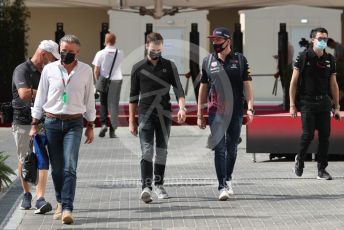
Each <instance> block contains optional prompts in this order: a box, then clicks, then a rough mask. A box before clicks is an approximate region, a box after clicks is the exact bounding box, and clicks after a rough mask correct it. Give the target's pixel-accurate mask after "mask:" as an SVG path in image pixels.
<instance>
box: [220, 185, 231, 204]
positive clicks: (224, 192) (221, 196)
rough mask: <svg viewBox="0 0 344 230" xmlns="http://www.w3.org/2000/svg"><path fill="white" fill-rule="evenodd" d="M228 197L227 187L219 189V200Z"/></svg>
mask: <svg viewBox="0 0 344 230" xmlns="http://www.w3.org/2000/svg"><path fill="white" fill-rule="evenodd" d="M228 199H229V193H228V191H227V188H223V189H221V190H220V196H219V200H221V201H225V200H228Z"/></svg>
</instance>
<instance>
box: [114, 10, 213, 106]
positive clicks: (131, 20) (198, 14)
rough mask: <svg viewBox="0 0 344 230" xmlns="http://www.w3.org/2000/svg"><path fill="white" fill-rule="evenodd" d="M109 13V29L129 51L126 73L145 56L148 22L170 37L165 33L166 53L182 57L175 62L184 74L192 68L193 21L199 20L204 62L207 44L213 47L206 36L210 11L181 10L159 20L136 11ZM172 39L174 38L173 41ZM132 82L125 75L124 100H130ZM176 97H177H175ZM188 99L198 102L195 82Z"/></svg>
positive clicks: (126, 53)
mask: <svg viewBox="0 0 344 230" xmlns="http://www.w3.org/2000/svg"><path fill="white" fill-rule="evenodd" d="M108 14H109V22H110V23H109V30H110V31H111V32H113V33H115V34H116V37H117V42H116V46H117V47H118V48H119V49H122V50H123V51H124V54H125V60H124V62H123V65H122V71H123V74H125V75H128V74H130V72H131V69H132V66H133V64H135V63H136V62H138V61H139V60H141V59H142V58H143V57H144V56H143V55H144V40H145V39H144V33H145V31H146V24H147V23H152V24H153V31H154V32H160V31H161V32H162V33H166V36H164V34H163V36H164V40H165V41H164V46H165V47H164V50H163V56H165V57H167V58H169V55H173V56H174V58H173V57H172V59H178V60H174V61H175V62H176V65H177V67H178V71H179V73H180V74H185V73H186V72H188V71H189V37H190V35H189V34H190V31H191V24H192V23H198V31H199V33H200V47H201V52H200V63H201V61H202V59H203V57H204V56H206V53H207V47H208V46H209V43H208V42H209V41H208V39H207V38H206V36H207V35H208V33H209V22H208V20H207V14H208V11H195V12H188V13H178V14H176V15H175V16H165V17H163V18H161V19H160V20H155V19H153V18H152V17H151V16H140V15H138V14H136V13H127V12H119V11H112V10H110V11H109V12H108ZM173 31H176V32H173ZM177 34H178V35H177ZM169 36H172V37H169ZM170 38H172V39H173V40H170ZM164 51H165V52H164ZM180 79H181V82H182V84H183V86H184V88H185V85H186V79H185V77H184V76H181V77H180ZM129 85H130V83H129V76H124V82H123V85H122V92H121V101H127V98H128V97H129V88H130V86H129ZM172 99H174V97H173V96H172ZM186 99H187V100H188V101H189V102H190V101H195V97H194V93H193V89H192V83H191V82H190V84H189V90H188V95H187V97H186Z"/></svg>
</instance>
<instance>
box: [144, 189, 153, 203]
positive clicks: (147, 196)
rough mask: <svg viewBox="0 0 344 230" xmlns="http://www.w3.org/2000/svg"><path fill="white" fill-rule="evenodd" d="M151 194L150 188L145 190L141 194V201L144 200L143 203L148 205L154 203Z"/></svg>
mask: <svg viewBox="0 0 344 230" xmlns="http://www.w3.org/2000/svg"><path fill="white" fill-rule="evenodd" d="M151 193H152V192H151V190H150V188H148V187H146V188H144V189H143V190H142V192H141V200H143V202H145V203H146V204H148V203H150V202H152V201H153V199H152V195H151Z"/></svg>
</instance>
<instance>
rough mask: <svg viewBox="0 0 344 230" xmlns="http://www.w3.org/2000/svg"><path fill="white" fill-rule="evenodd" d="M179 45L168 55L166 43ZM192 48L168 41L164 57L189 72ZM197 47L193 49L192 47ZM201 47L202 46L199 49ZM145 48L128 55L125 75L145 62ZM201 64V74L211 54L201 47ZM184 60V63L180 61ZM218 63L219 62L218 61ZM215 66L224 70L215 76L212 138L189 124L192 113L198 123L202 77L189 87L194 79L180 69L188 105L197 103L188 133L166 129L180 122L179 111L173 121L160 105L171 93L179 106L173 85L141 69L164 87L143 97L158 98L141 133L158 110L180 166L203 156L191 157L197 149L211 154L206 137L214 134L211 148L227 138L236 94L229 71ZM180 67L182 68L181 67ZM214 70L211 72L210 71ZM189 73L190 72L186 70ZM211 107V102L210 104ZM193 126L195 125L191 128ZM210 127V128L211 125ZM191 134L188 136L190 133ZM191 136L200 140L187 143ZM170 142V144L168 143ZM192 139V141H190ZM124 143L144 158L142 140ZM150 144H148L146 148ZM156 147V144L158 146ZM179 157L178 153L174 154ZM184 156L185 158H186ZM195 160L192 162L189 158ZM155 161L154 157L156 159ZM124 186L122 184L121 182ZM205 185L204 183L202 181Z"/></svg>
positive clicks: (126, 81) (126, 87)
mask: <svg viewBox="0 0 344 230" xmlns="http://www.w3.org/2000/svg"><path fill="white" fill-rule="evenodd" d="M167 43H168V44H175V46H174V48H176V49H177V50H175V52H173V53H174V55H173V56H172V55H168V52H166V47H165V44H167ZM190 46H191V47H192V46H195V45H194V44H191V45H190V43H189V42H187V41H184V40H175V39H173V40H172V39H170V40H169V39H166V40H164V47H163V49H162V57H163V58H165V59H168V60H172V61H174V60H177V59H179V63H181V62H182V63H184V65H185V69H187V70H188V69H189V49H190ZM192 48H193V47H192ZM196 48H198V47H196ZM144 49H145V46H144V45H142V46H140V47H138V48H136V49H135V50H134V51H133V52H131V53H129V54H128V55H126V57H125V59H124V60H123V62H122V72H123V73H131V70H132V67H133V65H134V64H135V63H137V62H139V61H140V60H142V59H143V57H144V56H143V54H144ZM199 53H200V55H199V56H200V61H199V65H200V71H201V68H202V61H203V59H204V58H205V57H207V56H208V55H209V52H208V51H206V50H205V49H203V48H202V47H200V52H199ZM195 56H197V55H194V54H192V55H191V59H192V60H193V61H194V62H196V63H197V62H198V60H194V58H195ZM180 59H181V60H180ZM215 63H216V62H215ZM215 63H211V65H209V68H214V67H216V68H217V67H220V70H219V71H216V73H214V74H212V76H213V79H212V84H210V85H212V87H211V88H212V89H211V90H210V91H211V92H208V93H210V94H211V95H213V94H215V92H216V97H217V99H216V103H213V102H212V103H213V106H216V107H218V108H219V109H217V110H212V115H211V116H210V117H209V118H210V119H211V121H212V126H211V133H212V135H210V131H209V129H208V128H206V129H205V130H201V129H199V128H198V127H197V128H196V126H195V124H190V123H188V120H190V119H188V116H190V115H191V114H192V115H193V116H194V120H195V119H197V118H195V117H196V114H197V104H196V100H195V97H194V89H193V87H194V85H196V84H197V82H198V83H199V82H200V76H198V79H196V81H197V82H196V84H193V82H191V83H190V84H189V82H188V81H192V78H191V77H190V78H189V80H187V79H186V77H185V75H184V74H185V73H184V72H180V70H179V69H178V73H179V77H180V80H181V82H182V86H183V89H184V91H185V92H186V96H185V97H186V104H187V105H188V104H194V106H192V107H191V108H188V110H187V112H186V116H187V119H186V122H185V123H184V124H183V126H184V127H185V126H186V127H187V126H190V129H187V131H186V130H185V129H183V130H180V129H179V130H178V128H176V127H177V126H172V127H171V129H170V130H169V129H166V128H165V127H166V126H165V123H166V122H171V119H173V121H174V122H177V118H176V116H175V115H176V114H177V112H178V111H173V112H172V114H173V115H174V116H173V117H172V118H171V116H170V112H169V111H166V110H164V109H163V107H162V105H161V104H160V101H161V97H162V96H163V95H165V94H166V93H168V92H169V93H170V97H171V102H172V104H175V103H176V99H175V95H174V93H173V90H172V86H170V85H169V84H167V83H166V82H164V81H162V80H161V79H160V78H159V77H158V76H156V75H154V74H152V73H151V72H148V71H146V70H141V74H142V75H144V76H145V77H147V78H149V79H150V80H151V81H154V82H158V83H159V84H160V85H162V86H163V87H162V88H161V89H160V90H156V91H154V92H149V93H146V94H141V95H140V96H139V97H140V99H142V98H145V97H154V100H153V102H152V104H151V105H150V107H149V109H148V110H147V112H146V113H145V116H142V117H140V122H139V126H138V130H139V132H140V130H141V129H142V127H143V126H145V124H146V122H147V118H148V117H149V115H151V114H152V112H153V110H155V111H157V113H156V116H158V119H159V121H160V122H161V123H162V127H163V128H162V134H163V135H162V136H163V137H162V138H164V139H165V142H166V143H168V142H170V143H169V144H168V151H169V152H171V151H174V150H175V149H177V151H175V152H177V153H176V154H181V158H182V159H181V162H180V164H185V161H184V162H183V159H185V157H187V158H188V161H189V160H191V161H192V158H193V157H195V159H196V158H197V157H199V156H192V155H190V154H188V155H187V156H186V155H185V154H187V153H188V152H189V151H188V149H193V148H194V146H204V150H205V152H209V149H206V146H207V138H206V137H205V136H208V135H210V136H209V137H211V138H209V140H208V142H211V143H210V144H209V143H208V147H209V148H212V146H214V145H216V144H217V143H219V142H220V141H221V139H222V137H223V136H224V134H225V132H226V130H227V128H228V126H229V123H230V120H231V117H232V112H233V104H234V102H233V93H232V86H231V83H230V81H229V78H228V76H227V74H226V72H225V71H224V70H223V68H222V65H221V64H219V63H218V64H215ZM177 68H178V65H177ZM209 71H210V70H209ZM186 72H187V71H186ZM130 83H131V82H130V76H128V75H125V76H124V77H123V84H122V96H121V98H122V100H123V101H127V100H128V99H129V92H130ZM211 95H210V96H211ZM207 98H208V100H209V98H210V97H209V94H207ZM210 104H211V103H210ZM191 125H192V126H191ZM207 127H208V125H207ZM170 131H171V134H172V137H171V138H169V136H170V135H169V134H170ZM189 131H190V133H186V132H189ZM190 136H193V137H195V136H197V138H191V140H192V141H191V142H187V143H186V142H185V138H188V137H190ZM168 139H169V141H168ZM188 140H190V139H188ZM119 141H120V143H121V144H122V145H123V147H124V149H126V150H127V151H130V152H131V153H132V154H134V155H136V156H137V157H138V160H139V159H140V158H141V157H142V154H141V147H140V140H139V138H132V137H131V136H130V138H120V139H119ZM155 141H156V137H155V138H154V142H155ZM146 145H147V143H146V144H145V148H146V147H147V146H146ZM154 145H155V144H154ZM148 148H150V149H151V150H153V151H154V152H155V151H161V149H159V148H158V149H155V146H148ZM174 154H175V153H174ZM182 154H184V156H183V155H182ZM189 158H191V159H189ZM153 159H154V158H153ZM107 179H108V180H107V181H108V182H110V183H111V181H112V183H114V182H115V181H116V180H115V181H113V180H111V179H115V178H107ZM204 179H205V180H207V183H209V178H204ZM184 180H185V178H184V179H183V181H184ZM120 183H121V182H120ZM200 183H201V182H200Z"/></svg>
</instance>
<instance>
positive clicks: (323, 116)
mask: <svg viewBox="0 0 344 230" xmlns="http://www.w3.org/2000/svg"><path fill="white" fill-rule="evenodd" d="M301 120H302V130H303V133H302V136H301V142H300V151H299V153H298V154H297V159H298V160H300V161H301V162H302V167H303V162H304V160H305V158H306V154H307V150H308V147H309V145H310V144H311V142H312V140H313V139H314V131H315V130H318V139H319V143H318V150H317V161H318V169H325V168H326V167H327V165H328V159H327V155H328V148H329V138H330V133H331V114H330V112H301Z"/></svg>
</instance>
